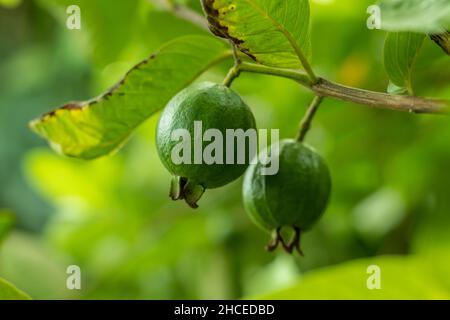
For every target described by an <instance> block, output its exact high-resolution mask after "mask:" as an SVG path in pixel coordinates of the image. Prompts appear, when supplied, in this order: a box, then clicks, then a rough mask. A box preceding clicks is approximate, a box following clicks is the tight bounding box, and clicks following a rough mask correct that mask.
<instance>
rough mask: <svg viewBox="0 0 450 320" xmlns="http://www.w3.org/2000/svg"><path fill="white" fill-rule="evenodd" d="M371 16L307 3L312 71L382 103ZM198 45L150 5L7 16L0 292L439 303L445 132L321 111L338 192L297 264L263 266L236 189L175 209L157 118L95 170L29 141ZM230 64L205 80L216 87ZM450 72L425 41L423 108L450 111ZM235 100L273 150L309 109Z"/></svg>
mask: <svg viewBox="0 0 450 320" xmlns="http://www.w3.org/2000/svg"><path fill="white" fill-rule="evenodd" d="M183 2H184V3H185V4H186V5H189V6H191V7H192V8H194V9H195V10H200V6H199V1H194V0H192V1H183ZM69 4H78V5H80V7H81V10H82V11H81V14H82V30H68V29H67V28H66V27H65V21H66V18H67V14H66V12H65V10H66V7H67V6H68V5H69ZM370 4H371V1H367V0H364V1H361V0H345V1H341V0H339V1H337V0H335V1H312V19H313V23H312V34H313V37H312V39H313V66H314V68H315V69H316V70H317V72H318V73H319V74H320V75H323V76H325V77H327V78H329V79H334V80H336V81H339V82H341V83H344V84H347V85H351V86H357V87H361V88H367V89H372V90H378V91H385V90H386V87H387V85H388V79H387V77H386V74H385V72H384V70H383V64H382V57H383V54H382V50H383V42H384V38H385V35H386V33H385V32H383V31H371V30H368V29H367V28H366V19H367V17H368V16H367V14H366V8H367V6H368V5H370ZM202 33H203V34H204V33H205V31H203V30H202V29H200V28H198V27H196V26H194V25H192V24H191V23H189V22H186V21H183V20H181V19H179V18H176V17H175V16H174V15H173V14H171V13H170V12H168V11H167V10H166V9H165V8H164V7H161V6H158V5H153V4H152V3H151V2H150V1H148V0H127V1H107V0H95V1H94V0H90V1H87V0H80V1H76V0H73V1H66V0H23V1H17V0H16V1H12V0H8V1H6V0H1V1H0V186H1V188H0V208H4V209H1V211H0V246H1V247H0V277H2V278H5V279H7V280H8V281H11V282H12V283H14V284H15V285H17V286H18V287H19V288H20V289H22V290H24V291H25V292H27V293H28V294H30V295H31V296H32V297H33V298H35V299H47V298H50V299H52V298H57V299H63V298H77V299H83V298H87V299H93V298H100V299H105V298H114V299H128V298H129V299H174V298H176V299H220V298H223V299H229V298H242V297H250V298H252V297H267V298H287V299H290V298H292V299H294V298H338V299H339V298H450V272H449V270H450V169H449V167H450V121H449V119H448V118H447V117H440V116H424V115H421V116H417V115H410V114H403V113H397V112H392V111H385V110H376V109H370V108H367V107H363V106H358V105H351V104H349V103H342V102H337V101H334V100H326V101H325V103H324V105H323V107H322V108H321V110H320V112H319V114H318V116H317V118H316V120H315V122H314V127H313V129H312V131H311V132H310V134H309V137H308V143H310V144H311V145H313V146H314V147H315V148H316V149H318V150H319V151H320V153H321V154H322V155H323V156H324V157H325V158H326V159H327V161H328V164H329V166H330V169H331V172H332V177H333V195H332V199H331V203H330V206H329V208H328V210H327V213H326V214H325V216H324V218H323V219H322V221H321V222H320V223H319V224H318V225H317V226H316V228H315V229H314V230H313V231H311V232H309V233H307V234H305V235H304V239H303V250H304V251H305V253H306V257H304V258H300V257H298V256H292V257H291V256H288V255H287V254H285V253H283V252H281V251H280V252H277V253H275V254H269V253H266V252H265V251H264V249H263V248H264V244H265V243H266V242H267V241H268V240H269V239H268V235H266V234H264V233H262V232H261V231H260V230H258V229H257V228H256V227H255V226H254V225H252V224H251V222H250V220H249V219H248V218H247V216H246V215H245V212H244V210H243V206H242V201H241V188H240V184H241V181H237V182H235V183H233V184H231V185H229V186H227V187H225V188H222V189H218V190H208V192H207V194H206V195H205V197H204V198H203V199H202V200H201V202H200V208H199V209H198V210H197V211H192V210H191V209H189V208H188V207H187V206H186V205H185V204H184V203H182V202H176V203H174V202H172V201H169V198H168V186H169V181H170V176H169V174H168V173H167V172H166V170H165V169H164V168H163V166H162V165H161V163H160V161H159V159H158V156H157V154H156V149H155V145H154V131H155V122H156V120H157V119H156V117H154V118H152V119H151V120H150V121H148V122H147V123H146V124H145V125H143V126H142V127H141V128H140V129H139V130H138V132H137V133H136V134H134V136H133V137H132V139H131V141H130V142H129V143H128V144H127V145H126V146H125V148H124V149H123V150H121V151H120V152H119V153H118V154H116V155H114V156H109V157H106V158H102V159H99V160H96V161H92V162H83V161H78V160H72V159H67V158H64V157H61V156H58V155H56V154H54V153H53V152H52V151H51V150H50V148H48V146H46V144H45V142H44V141H42V140H40V139H39V138H38V137H36V136H35V135H34V134H33V133H32V132H31V131H30V130H29V129H28V128H27V123H28V121H29V120H31V119H32V118H35V117H36V116H38V115H40V114H41V113H43V112H46V111H49V110H51V109H52V108H53V107H55V106H57V105H60V104H62V103H64V102H67V101H71V100H83V99H87V98H90V97H92V96H95V95H97V94H99V93H100V92H102V90H104V89H106V88H107V87H109V86H110V85H112V84H113V83H115V82H116V81H117V80H118V79H119V78H120V76H121V75H122V74H123V73H124V72H125V71H126V70H127V69H128V68H130V67H131V66H132V65H134V64H136V63H137V62H138V61H140V60H142V59H143V58H145V57H146V56H148V55H149V54H150V53H151V52H152V51H155V50H156V49H157V48H158V47H159V46H160V45H161V44H163V43H164V42H166V41H168V40H170V39H173V38H175V37H178V36H182V35H186V34H202ZM230 64H231V61H229V62H226V63H224V64H223V65H221V66H219V67H217V68H215V69H213V70H211V71H210V72H208V73H207V74H205V75H203V76H202V79H209V80H212V81H221V80H222V79H223V77H224V76H225V74H226V71H227V69H228V68H229V67H230ZM449 71H450V60H449V57H448V56H446V55H444V54H443V52H442V51H441V50H440V48H438V47H437V46H435V45H434V44H433V43H432V42H431V41H430V40H429V39H427V41H426V43H425V46H424V48H423V50H422V53H421V55H420V57H419V59H418V61H417V64H416V68H415V72H414V87H415V90H416V93H417V94H418V95H423V96H432V97H442V98H449V97H450V72H449ZM234 89H235V90H237V91H238V92H239V93H240V94H241V95H242V96H243V97H244V99H245V100H246V101H247V102H248V104H249V105H250V106H251V107H252V109H253V111H254V113H255V116H256V118H257V120H258V126H259V127H260V128H280V130H281V135H282V137H292V136H294V135H295V132H296V128H297V126H298V120H299V119H300V118H301V117H302V115H303V113H304V112H305V109H306V106H307V104H308V102H309V101H310V99H311V94H310V93H309V92H307V91H305V90H304V89H301V88H300V87H299V86H298V85H297V84H295V83H293V82H291V81H289V80H284V79H278V78H272V77H267V76H257V75H247V74H244V75H242V76H241V77H240V79H238V80H237V81H236V82H235V85H234ZM11 225H14V227H13V229H12V230H10V229H11V228H10V226H11ZM7 230H9V232H7ZM390 255H394V256H393V257H385V256H390ZM71 264H76V265H79V266H80V267H81V270H82V279H83V280H82V287H83V289H82V290H81V291H76V292H73V291H69V290H67V289H66V286H65V281H66V277H67V275H66V268H67V266H69V265H71ZM371 264H378V265H380V267H381V271H382V286H383V288H382V290H379V291H377V292H373V291H369V290H368V289H367V288H366V287H365V281H366V278H367V276H368V275H367V274H366V268H367V266H369V265H371ZM324 267H325V268H324ZM383 281H384V282H383Z"/></svg>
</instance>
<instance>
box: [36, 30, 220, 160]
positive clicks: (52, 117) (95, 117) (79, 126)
mask: <svg viewBox="0 0 450 320" xmlns="http://www.w3.org/2000/svg"><path fill="white" fill-rule="evenodd" d="M228 56H229V49H228V48H227V47H226V46H225V45H224V44H223V43H222V42H221V41H218V40H217V39H214V38H211V37H207V36H188V37H183V38H179V39H176V40H173V41H171V42H169V43H167V44H166V45H165V46H163V47H162V48H160V49H159V50H158V51H157V52H156V53H154V54H152V55H151V56H150V57H149V58H148V59H146V60H144V61H143V62H141V63H139V64H138V65H136V66H135V67H134V68H132V69H131V70H130V71H129V72H128V73H127V74H126V75H125V77H124V78H123V79H122V80H120V81H119V82H118V83H117V84H116V85H115V86H113V87H112V88H111V89H109V90H108V91H106V92H105V93H104V94H102V95H100V96H99V97H97V98H94V99H91V100H89V101H85V102H71V103H68V104H66V105H64V106H62V107H60V108H58V109H56V110H53V111H51V112H49V113H47V114H45V115H43V116H42V117H40V118H38V119H36V120H33V121H32V122H31V123H30V126H31V128H32V129H33V130H34V131H35V132H36V133H37V134H39V135H40V136H42V137H43V138H45V139H47V140H48V141H49V143H50V145H51V146H52V147H53V148H54V149H55V150H57V151H58V152H60V153H62V154H65V155H67V156H70V157H76V158H82V159H94V158H97V157H100V156H103V155H106V154H109V153H111V152H113V151H115V150H116V149H118V148H119V147H120V146H121V145H122V144H123V143H124V142H125V141H126V140H127V138H128V137H129V135H130V134H131V133H132V132H133V130H134V129H136V127H137V126H139V125H140V124H141V123H142V122H144V121H145V120H146V119H148V118H149V117H150V116H152V115H153V114H155V113H156V112H158V111H159V110H161V109H162V108H163V107H164V106H165V105H166V103H167V102H168V101H169V100H170V99H171V98H172V97H173V96H174V95H175V94H176V93H178V92H179V91H180V90H182V89H183V88H184V87H186V86H187V85H189V84H190V83H191V82H192V81H193V80H195V79H196V78H197V77H198V76H199V75H200V74H201V73H203V72H204V71H205V70H207V69H208V68H209V67H211V66H212V65H213V64H214V63H217V62H219V61H221V60H222V59H224V58H226V57H228Z"/></svg>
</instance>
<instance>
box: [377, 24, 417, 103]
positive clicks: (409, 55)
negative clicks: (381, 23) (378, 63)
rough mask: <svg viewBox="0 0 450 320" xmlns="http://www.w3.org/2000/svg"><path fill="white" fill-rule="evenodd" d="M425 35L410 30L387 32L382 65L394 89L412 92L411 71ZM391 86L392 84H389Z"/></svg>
mask: <svg viewBox="0 0 450 320" xmlns="http://www.w3.org/2000/svg"><path fill="white" fill-rule="evenodd" d="M424 39H425V35H423V34H419V33H411V32H395V33H389V34H388V36H387V38H386V42H385V44H384V67H385V69H386V72H387V73H388V76H389V79H390V80H391V82H392V84H394V85H395V86H397V87H398V88H397V89H396V91H402V90H401V88H405V89H406V90H407V92H409V93H410V94H412V93H413V90H412V85H411V73H412V68H413V65H414V61H415V60H416V57H417V55H418V53H419V51H420V48H421V47H422V44H423V41H424ZM391 87H392V86H391Z"/></svg>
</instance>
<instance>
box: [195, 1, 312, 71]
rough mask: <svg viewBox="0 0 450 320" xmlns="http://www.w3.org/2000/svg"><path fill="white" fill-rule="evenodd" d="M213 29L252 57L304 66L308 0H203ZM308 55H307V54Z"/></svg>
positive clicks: (274, 64) (269, 63)
mask: <svg viewBox="0 0 450 320" xmlns="http://www.w3.org/2000/svg"><path fill="white" fill-rule="evenodd" d="M202 3H203V7H204V10H205V12H206V15H207V18H208V21H209V25H210V29H211V31H212V32H213V33H214V34H215V35H217V36H219V37H222V38H227V39H230V40H231V41H233V43H234V44H235V45H236V46H237V47H238V48H239V49H240V50H241V51H242V52H243V53H245V54H246V55H248V56H249V57H251V58H252V59H253V60H255V61H257V62H259V63H261V64H264V65H267V66H272V67H281V68H301V67H302V63H301V60H300V59H301V57H302V56H303V57H307V56H309V52H310V47H311V46H310V35H309V14H310V9H309V2H308V0H285V1H273V0H202ZM305 59H306V58H305Z"/></svg>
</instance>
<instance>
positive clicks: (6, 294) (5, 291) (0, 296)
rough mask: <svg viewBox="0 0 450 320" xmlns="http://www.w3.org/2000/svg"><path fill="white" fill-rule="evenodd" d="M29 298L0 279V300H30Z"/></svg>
mask: <svg viewBox="0 0 450 320" xmlns="http://www.w3.org/2000/svg"><path fill="white" fill-rule="evenodd" d="M30 299H31V298H30V297H29V296H28V295H27V294H26V293H24V292H22V291H21V290H19V289H17V288H16V287H15V286H13V285H12V284H11V283H9V282H7V281H6V280H3V279H2V278H0V300H30Z"/></svg>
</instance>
